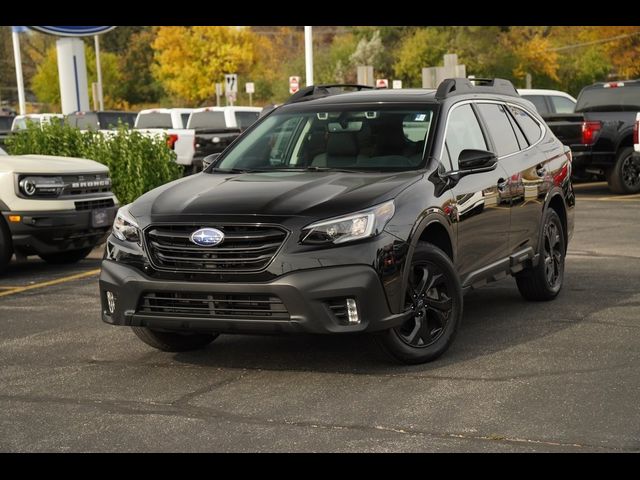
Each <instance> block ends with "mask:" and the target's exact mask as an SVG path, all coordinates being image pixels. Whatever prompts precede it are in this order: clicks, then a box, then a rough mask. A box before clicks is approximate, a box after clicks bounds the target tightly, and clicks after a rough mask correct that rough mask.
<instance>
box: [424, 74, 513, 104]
mask: <svg viewBox="0 0 640 480" xmlns="http://www.w3.org/2000/svg"><path fill="white" fill-rule="evenodd" d="M469 93H498V94H501V95H510V96H512V97H519V96H520V95H519V94H518V91H517V90H516V87H514V86H513V83H511V82H510V81H509V80H505V79H504V78H447V79H445V80H443V81H442V83H440V85H438V90H436V99H437V100H444V99H445V98H449V97H453V96H454V95H464V94H469Z"/></svg>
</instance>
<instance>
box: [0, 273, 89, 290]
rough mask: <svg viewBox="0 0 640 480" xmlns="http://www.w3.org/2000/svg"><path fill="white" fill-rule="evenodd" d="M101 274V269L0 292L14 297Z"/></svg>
mask: <svg viewBox="0 0 640 480" xmlns="http://www.w3.org/2000/svg"><path fill="white" fill-rule="evenodd" d="M99 273H100V269H99V268H97V269H95V270H89V271H88V272H82V273H75V274H73V275H69V276H67V277H62V278H56V279H55V280H48V281H46V282H40V283H34V284H33V285H27V286H25V287H17V288H13V289H11V290H5V291H3V292H0V297H6V296H7V295H13V294H15V293H22V292H26V291H27V290H34V289H36V288H43V287H51V286H53V285H59V284H61V283H66V282H71V281H72V280H78V279H80V278H86V277H92V276H94V275H97V274H99Z"/></svg>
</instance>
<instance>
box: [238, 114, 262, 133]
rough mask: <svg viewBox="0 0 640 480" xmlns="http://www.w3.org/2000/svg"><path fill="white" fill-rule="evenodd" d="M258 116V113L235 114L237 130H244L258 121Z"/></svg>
mask: <svg viewBox="0 0 640 480" xmlns="http://www.w3.org/2000/svg"><path fill="white" fill-rule="evenodd" d="M258 115H259V112H236V123H237V124H238V127H239V128H241V129H242V130H244V129H245V128H248V127H250V126H251V125H252V124H253V122H255V121H256V120H258Z"/></svg>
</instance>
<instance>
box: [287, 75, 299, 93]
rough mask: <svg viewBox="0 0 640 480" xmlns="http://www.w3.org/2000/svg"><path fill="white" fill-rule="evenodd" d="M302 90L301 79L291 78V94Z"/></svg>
mask: <svg viewBox="0 0 640 480" xmlns="http://www.w3.org/2000/svg"><path fill="white" fill-rule="evenodd" d="M298 90H300V77H295V76H294V77H289V93H291V94H294V93H296V92H298Z"/></svg>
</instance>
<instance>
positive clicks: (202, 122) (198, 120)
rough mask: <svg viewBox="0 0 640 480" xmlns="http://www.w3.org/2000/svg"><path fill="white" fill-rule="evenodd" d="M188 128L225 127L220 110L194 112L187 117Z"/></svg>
mask: <svg viewBox="0 0 640 480" xmlns="http://www.w3.org/2000/svg"><path fill="white" fill-rule="evenodd" d="M188 128H217V129H221V128H227V124H226V123H225V121H224V113H222V112H197V113H196V112H194V113H192V114H191V118H189V125H188Z"/></svg>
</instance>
